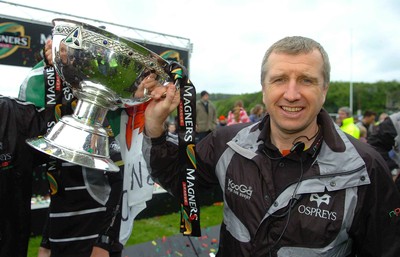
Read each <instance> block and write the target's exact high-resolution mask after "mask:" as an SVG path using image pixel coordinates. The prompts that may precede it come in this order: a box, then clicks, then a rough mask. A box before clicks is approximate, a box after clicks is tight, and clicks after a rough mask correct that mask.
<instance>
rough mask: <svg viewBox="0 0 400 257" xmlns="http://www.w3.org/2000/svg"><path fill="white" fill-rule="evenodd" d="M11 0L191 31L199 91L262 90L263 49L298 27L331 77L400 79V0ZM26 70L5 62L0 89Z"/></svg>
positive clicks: (14, 85)
mask: <svg viewBox="0 0 400 257" xmlns="http://www.w3.org/2000/svg"><path fill="white" fill-rule="evenodd" d="M10 2H11V0H10ZM12 2H14V3H19V4H24V5H29V6H32V5H33V4H34V6H35V7H38V8H46V9H49V10H54V11H57V12H62V13H68V14H73V15H77V16H83V17H88V18H92V19H97V20H104V21H108V22H113V23H117V24H122V25H127V26H131V27H135V28H140V29H145V30H150V31H154V32H160V33H165V34H170V35H176V36H180V37H184V38H188V39H190V43H192V44H193V52H192V54H191V59H190V76H191V80H192V82H193V83H194V85H195V87H196V89H197V91H198V92H200V91H201V90H207V91H209V93H232V94H241V93H254V92H258V91H260V90H261V86H260V81H259V80H260V66H261V60H262V57H263V55H264V52H265V51H266V50H267V48H268V47H269V46H270V45H271V44H272V43H274V42H275V41H277V40H279V39H281V38H283V37H285V36H294V35H301V36H307V37H311V38H313V39H315V40H316V41H318V42H320V43H321V44H322V45H323V46H324V48H325V50H326V51H327V52H328V54H329V56H330V60H331V66H332V72H331V81H350V80H351V81H353V82H376V81H378V80H384V81H391V80H397V81H400V58H399V57H400V54H399V51H400V33H399V32H400V1H399V0H374V1H373V0H352V1H351V0H335V1H331V0H326V1H323V0H320V1H319V0H303V1H296V0H279V1H270V0H262V1H261V0H201V1H199V0H181V1H167V0H134V1H132V0H114V1H111V0H96V1H81V0H80V1H77V0H69V1H57V0H52V1H49V0H36V1H32V0H12ZM11 8H12V7H11V6H8V7H5V5H4V4H1V3H0V14H7V15H10V16H17V17H24V18H28V19H34V20H36V19H40V20H42V21H47V22H51V20H52V19H53V18H57V17H59V15H49V14H47V15H43V14H41V15H37V14H35V15H32V13H31V12H26V11H21V8H19V9H17V10H16V9H15V8H12V9H11ZM88 23H89V24H90V22H88ZM93 25H94V24H93ZM121 36H124V35H121ZM14 71H17V73H14ZM26 73H27V70H26V69H23V70H19V69H16V68H15V67H9V66H8V67H6V66H4V65H0V78H1V83H0V94H3V95H14V96H16V94H17V93H18V87H19V84H20V83H21V82H22V81H23V79H24V76H25V74H26ZM5 81H6V83H7V85H5V84H4V82H5ZM9 88H11V90H12V89H14V90H12V91H10V90H9Z"/></svg>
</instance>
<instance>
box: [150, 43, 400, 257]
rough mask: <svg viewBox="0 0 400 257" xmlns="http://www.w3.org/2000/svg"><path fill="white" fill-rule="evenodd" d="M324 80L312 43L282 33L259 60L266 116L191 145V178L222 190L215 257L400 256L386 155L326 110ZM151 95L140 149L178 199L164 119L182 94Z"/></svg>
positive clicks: (157, 90)
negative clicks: (337, 122) (344, 127)
mask: <svg viewBox="0 0 400 257" xmlns="http://www.w3.org/2000/svg"><path fill="white" fill-rule="evenodd" d="M186 76H187V75H186ZM329 81H330V63H329V58H328V55H327V53H326V52H325V50H324V49H323V47H322V46H321V45H320V44H319V43H318V42H316V41H314V40H312V39H310V38H306V37H300V36H295V37H286V38H283V39H281V40H279V41H277V42H276V43H274V44H273V45H272V46H271V47H270V48H269V49H268V50H267V52H266V54H265V56H264V58H263V61H262V65H261V85H262V93H263V102H264V104H265V106H266V108H267V110H268V114H267V116H266V117H265V118H264V119H263V121H262V122H259V123H241V124H235V125H231V126H225V127H219V128H217V129H216V130H215V131H213V132H212V133H210V134H209V135H208V136H206V137H205V138H204V139H203V140H202V141H200V142H199V143H198V144H197V145H196V147H195V155H196V171H195V172H194V173H193V174H192V175H193V176H194V177H195V178H196V180H195V182H196V183H197V184H198V185H199V186H203V187H208V186H210V185H217V184H219V185H220V187H221V189H222V191H223V194H224V197H223V199H224V211H223V212H224V215H223V221H222V224H221V228H220V243H219V247H218V253H217V255H216V256H218V257H225V256H226V257H243V256H252V257H261V256H270V257H277V256H314V257H316V256H321V257H322V256H328V255H329V256H343V257H345V256H391V257H397V256H400V244H399V243H398V242H399V241H400V233H399V231H400V219H399V217H398V212H396V210H398V208H399V204H400V192H399V191H398V190H397V189H396V188H395V185H394V183H393V180H392V178H391V177H390V176H389V170H388V168H387V165H386V163H385V161H384V160H383V158H382V156H380V155H379V154H378V153H377V152H376V151H375V150H374V149H373V148H372V147H371V146H370V145H368V144H365V143H362V142H360V141H359V140H357V139H355V138H354V137H352V136H350V135H348V134H347V133H344V132H343V131H342V130H341V129H340V128H339V127H338V126H336V125H335V124H334V122H333V121H332V119H331V117H330V116H329V114H328V112H327V111H326V110H324V109H323V108H322V106H323V104H324V102H325V99H326V95H327V93H328V88H329ZM143 83H144V86H145V87H147V86H148V84H149V83H157V81H155V80H150V79H145V80H144V81H143ZM150 91H151V95H152V96H153V101H151V102H150V103H149V105H148V106H147V109H146V113H145V137H144V141H143V153H144V156H145V157H146V160H147V163H148V165H149V169H150V172H151V175H152V176H153V178H154V179H156V180H157V181H158V182H160V183H161V185H162V186H163V187H164V188H165V189H166V190H168V191H169V192H171V193H172V194H174V195H176V196H179V195H180V192H181V190H182V183H181V180H180V172H179V171H180V170H181V168H182V167H181V165H182V164H181V163H179V162H178V161H177V158H178V151H179V149H178V145H177V143H178V142H173V141H171V140H170V139H169V138H168V134H167V133H166V130H165V127H164V121H165V120H166V118H167V117H168V116H169V115H170V113H171V112H173V111H174V110H175V109H176V107H177V106H178V105H179V102H180V94H179V92H178V91H177V90H176V88H175V86H174V84H173V83H169V84H168V86H167V87H166V88H165V87H163V86H162V85H161V84H158V85H154V88H151V89H150ZM164 93H165V94H166V95H165V97H162V96H163V94H164Z"/></svg>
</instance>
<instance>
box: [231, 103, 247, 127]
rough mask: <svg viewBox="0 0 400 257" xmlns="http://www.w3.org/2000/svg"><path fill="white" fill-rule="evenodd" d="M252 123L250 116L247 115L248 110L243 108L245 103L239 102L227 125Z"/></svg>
mask: <svg viewBox="0 0 400 257" xmlns="http://www.w3.org/2000/svg"><path fill="white" fill-rule="evenodd" d="M246 122H250V118H249V115H247V112H246V110H245V109H244V108H243V101H242V100H238V101H236V102H235V105H234V106H233V109H232V110H231V111H229V113H228V122H227V125H228V126H230V125H233V124H237V123H246Z"/></svg>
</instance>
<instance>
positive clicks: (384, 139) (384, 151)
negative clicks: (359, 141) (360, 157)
mask: <svg viewBox="0 0 400 257" xmlns="http://www.w3.org/2000/svg"><path fill="white" fill-rule="evenodd" d="M399 135H400V112H396V113H394V114H392V115H390V116H388V118H386V119H385V120H383V121H382V122H380V123H379V125H378V128H377V129H376V130H375V131H374V132H372V133H371V135H369V137H368V144H370V145H372V146H373V147H375V149H376V150H377V151H378V152H379V153H380V154H381V155H382V156H383V158H384V159H385V161H386V163H387V165H388V167H389V170H390V171H391V173H392V176H393V180H394V181H395V182H396V185H397V188H398V189H399V190H400V176H399V174H400V172H399V171H400V170H399V168H400V148H399V147H400V136H399Z"/></svg>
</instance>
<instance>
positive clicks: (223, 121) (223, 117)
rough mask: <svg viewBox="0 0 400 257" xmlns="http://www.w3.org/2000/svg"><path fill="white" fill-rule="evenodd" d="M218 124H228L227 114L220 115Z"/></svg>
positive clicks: (221, 125)
mask: <svg viewBox="0 0 400 257" xmlns="http://www.w3.org/2000/svg"><path fill="white" fill-rule="evenodd" d="M218 126H219V127H223V126H226V117H225V115H220V116H219V118H218Z"/></svg>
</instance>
